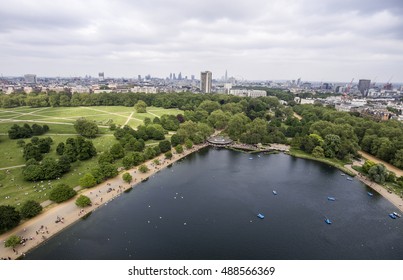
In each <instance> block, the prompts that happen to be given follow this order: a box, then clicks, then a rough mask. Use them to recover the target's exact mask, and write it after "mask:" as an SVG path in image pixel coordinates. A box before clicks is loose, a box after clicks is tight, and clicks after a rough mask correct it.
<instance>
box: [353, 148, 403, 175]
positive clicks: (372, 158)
mask: <svg viewBox="0 0 403 280" xmlns="http://www.w3.org/2000/svg"><path fill="white" fill-rule="evenodd" d="M358 153H359V154H360V155H361V156H362V157H364V158H366V159H369V160H372V161H373V162H375V163H382V164H383V165H385V167H386V168H387V169H388V170H389V171H392V172H395V173H396V175H397V176H398V177H400V176H403V170H401V169H399V168H397V167H396V166H393V165H391V164H389V163H387V162H385V161H383V160H380V159H379V158H376V157H374V156H373V155H370V154H368V153H366V152H364V151H358Z"/></svg>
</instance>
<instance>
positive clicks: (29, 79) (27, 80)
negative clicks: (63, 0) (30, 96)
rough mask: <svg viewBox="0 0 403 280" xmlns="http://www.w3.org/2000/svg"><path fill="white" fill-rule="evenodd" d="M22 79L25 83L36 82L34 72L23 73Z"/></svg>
mask: <svg viewBox="0 0 403 280" xmlns="http://www.w3.org/2000/svg"><path fill="white" fill-rule="evenodd" d="M24 79H25V83H27V84H36V75H34V74H26V75H24Z"/></svg>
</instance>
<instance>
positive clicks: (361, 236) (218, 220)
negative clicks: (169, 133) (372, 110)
mask: <svg viewBox="0 0 403 280" xmlns="http://www.w3.org/2000/svg"><path fill="white" fill-rule="evenodd" d="M273 190H275V191H276V192H277V195H274V194H273ZM368 191H370V189H369V188H368V187H366V186H365V185H363V184H362V183H361V182H359V181H358V180H356V179H353V180H352V181H349V180H347V176H341V172H340V171H339V170H337V169H335V168H333V167H330V166H328V165H326V164H323V163H319V162H314V161H309V160H305V159H298V158H294V157H291V156H288V155H285V154H272V155H264V154H260V155H257V154H254V155H250V154H246V153H241V152H234V151H230V150H226V149H214V148H205V149H202V150H200V151H199V152H196V153H193V154H191V155H189V156H188V157H186V158H185V159H183V160H181V161H180V162H177V163H175V164H174V165H173V166H172V167H170V168H166V169H164V170H162V171H160V172H159V173H157V174H156V175H155V176H153V177H151V178H150V179H149V180H148V181H146V182H143V183H141V184H139V185H137V186H136V187H135V188H133V190H132V191H130V192H129V193H124V194H122V195H121V196H120V197H118V198H116V199H114V200H113V201H112V202H109V203H108V204H107V205H105V206H102V207H101V208H99V209H98V210H96V211H95V212H94V213H92V215H90V216H89V217H88V218H87V219H85V220H80V221H79V222H77V223H75V224H74V225H73V226H71V227H69V228H68V229H66V230H64V231H63V232H61V233H60V234H58V235H57V236H55V237H53V238H51V239H50V240H48V241H47V242H46V243H44V244H43V245H41V246H40V247H38V248H37V249H35V250H34V251H32V252H30V253H29V254H27V256H26V259H44V260H52V259H73V260H80V259H85V260H86V259H90V260H101V259H111V260H130V259H144V260H153V259H173V260H178V259H194V260H209V259H225V260H232V259H268V260H270V259H278V260H282V259H285V260H299V259H304V260H313V259H324V260H326V259H402V258H403V240H402V237H403V218H401V219H396V220H393V219H391V218H390V217H389V216H388V214H389V213H391V212H393V211H396V212H397V211H398V210H397V209H396V207H394V206H393V205H392V204H391V203H390V202H388V201H387V200H386V199H384V198H383V197H382V196H380V195H379V194H378V193H376V192H373V191H372V192H373V193H374V195H373V196H372V197H371V196H369V195H368V194H367V192H368ZM329 196H331V197H334V198H335V201H329V200H328V199H327V197H329ZM258 213H262V214H263V215H264V216H265V218H264V219H259V218H258V217H257V216H256V215H257V214H258ZM325 217H327V218H329V219H330V220H331V221H332V224H331V225H328V224H326V223H325V221H324V220H325Z"/></svg>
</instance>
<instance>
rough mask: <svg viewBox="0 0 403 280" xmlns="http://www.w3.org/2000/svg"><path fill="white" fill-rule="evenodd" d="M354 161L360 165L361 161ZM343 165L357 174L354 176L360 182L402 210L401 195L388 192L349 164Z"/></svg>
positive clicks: (402, 201)
mask: <svg viewBox="0 0 403 280" xmlns="http://www.w3.org/2000/svg"><path fill="white" fill-rule="evenodd" d="M355 163H356V165H360V166H361V165H362V164H361V162H355ZM357 163H358V164H357ZM353 164H354V163H353ZM345 167H346V168H348V169H349V170H351V171H352V172H353V173H354V174H356V175H357V176H355V178H357V179H358V180H360V181H361V182H363V183H364V184H365V185H367V186H368V187H370V188H372V189H373V190H375V191H377V192H378V193H379V194H380V195H382V196H383V197H384V198H386V199H387V200H389V202H391V203H392V204H393V205H395V206H396V207H397V208H398V209H399V210H400V211H401V212H403V199H402V198H401V197H399V195H397V194H395V193H389V192H388V190H387V189H385V188H384V187H383V186H382V185H379V184H377V183H375V182H373V181H371V180H369V179H368V178H366V177H365V176H363V175H361V174H360V173H359V172H358V171H357V170H355V169H353V168H352V167H351V164H348V165H345Z"/></svg>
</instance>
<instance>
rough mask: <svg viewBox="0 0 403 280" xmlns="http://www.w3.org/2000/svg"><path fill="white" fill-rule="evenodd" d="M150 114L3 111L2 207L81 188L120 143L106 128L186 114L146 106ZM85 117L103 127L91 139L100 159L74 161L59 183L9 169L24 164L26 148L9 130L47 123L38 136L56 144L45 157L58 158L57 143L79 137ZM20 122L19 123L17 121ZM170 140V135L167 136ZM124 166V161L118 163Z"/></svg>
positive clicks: (129, 110)
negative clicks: (61, 188) (58, 188)
mask: <svg viewBox="0 0 403 280" xmlns="http://www.w3.org/2000/svg"><path fill="white" fill-rule="evenodd" d="M147 111H148V113H144V114H138V113H136V112H135V110H134V108H133V107H124V106H110V107H108V106H93V107H67V108H66V107H59V108H52V107H46V108H29V107H19V108H11V109H0V158H1V159H2V160H1V161H0V168H5V169H4V170H0V205H12V206H17V207H18V206H19V205H21V204H22V203H23V202H25V201H26V200H29V199H33V200H35V201H38V202H43V201H45V200H48V196H49V192H50V190H51V188H52V187H53V186H55V185H56V184H57V183H66V184H68V185H70V186H72V187H75V186H77V185H78V181H79V179H80V178H81V176H82V175H83V174H85V173H87V172H89V171H90V170H91V169H92V168H94V167H95V166H96V165H97V163H98V158H99V155H100V154H101V153H103V152H105V151H107V150H109V149H110V147H111V146H112V145H113V144H115V143H118V141H117V140H116V139H115V137H114V136H113V131H110V130H109V129H108V128H107V126H109V124H111V123H115V124H116V125H124V124H125V123H126V122H128V125H130V126H131V127H133V128H136V127H137V126H138V125H140V124H143V120H144V119H145V118H146V117H148V118H150V119H151V120H152V119H154V118H155V117H156V116H162V115H164V114H173V115H177V114H179V113H183V111H181V110H178V109H163V108H157V107H147ZM80 117H85V118H87V119H89V120H94V121H96V122H97V124H98V125H99V126H105V127H100V136H98V137H96V138H95V139H92V141H93V143H94V146H95V148H96V149H97V152H98V156H96V157H94V158H92V159H90V160H87V161H83V162H80V161H78V162H75V163H73V164H72V167H71V171H70V172H69V173H67V174H65V175H64V176H62V177H61V178H60V179H59V180H50V181H46V182H45V181H41V182H36V183H34V182H27V181H25V180H24V179H23V177H22V168H21V167H20V168H15V169H7V167H12V166H18V165H23V164H25V160H24V159H23V156H22V155H23V148H21V147H19V146H18V145H17V141H18V140H16V139H14V140H12V139H9V138H8V133H7V132H8V130H9V129H10V127H11V126H12V125H13V124H15V123H17V124H19V125H22V124H23V123H24V122H27V121H29V124H30V125H32V124H33V123H38V124H41V125H44V124H47V125H48V126H49V127H50V130H49V132H48V133H46V134H44V135H42V136H39V138H42V137H51V138H52V139H53V145H52V146H51V151H50V152H49V153H48V154H46V155H45V156H46V157H53V158H58V155H57V154H56V151H55V150H56V147H57V145H58V143H60V142H65V141H66V139H67V138H69V137H73V138H74V137H76V135H77V133H76V131H75V129H74V126H73V123H74V121H75V120H76V119H77V118H80ZM16 121H17V122H16ZM166 136H167V139H169V137H170V135H166ZM23 140H24V141H25V143H29V142H30V141H31V139H23ZM157 143H158V141H147V142H146V144H157ZM115 165H116V166H121V161H117V162H116V163H115Z"/></svg>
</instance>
